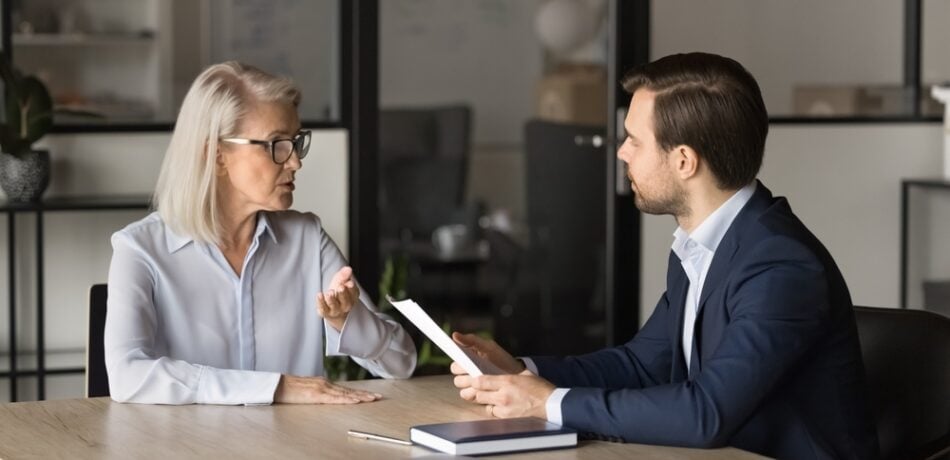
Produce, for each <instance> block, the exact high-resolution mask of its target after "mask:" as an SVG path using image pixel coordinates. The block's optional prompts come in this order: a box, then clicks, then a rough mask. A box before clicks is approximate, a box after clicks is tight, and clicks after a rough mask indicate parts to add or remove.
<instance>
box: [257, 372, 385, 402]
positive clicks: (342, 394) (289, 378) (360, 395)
mask: <svg viewBox="0 0 950 460" xmlns="http://www.w3.org/2000/svg"><path fill="white" fill-rule="evenodd" d="M382 397H383V395H381V394H379V393H370V392H367V391H362V390H354V389H352V388H346V387H343V386H340V385H336V384H334V383H332V382H330V381H329V380H327V379H325V378H323V377H295V376H293V375H281V376H280V383H278V384H277V390H276V391H274V402H275V403H289V404H358V403H361V402H372V401H376V400H378V399H381V398H382Z"/></svg>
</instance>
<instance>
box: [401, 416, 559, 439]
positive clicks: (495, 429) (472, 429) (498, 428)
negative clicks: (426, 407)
mask: <svg viewBox="0 0 950 460" xmlns="http://www.w3.org/2000/svg"><path fill="white" fill-rule="evenodd" d="M412 428H413V429H416V430H419V431H423V432H426V433H429V434H431V435H433V436H437V437H439V438H442V439H445V440H446V441H449V442H452V443H455V444H463V443H468V442H479V441H492V440H500V439H517V438H528V437H538V436H546V435H559V434H571V433H576V432H577V431H576V430H573V429H571V428H565V427H562V426H559V425H555V424H553V423H549V422H548V421H546V420H543V419H540V418H536V417H521V418H508V419H492V420H476V421H472V422H451V423H436V424H431V425H417V426H414V427H412Z"/></svg>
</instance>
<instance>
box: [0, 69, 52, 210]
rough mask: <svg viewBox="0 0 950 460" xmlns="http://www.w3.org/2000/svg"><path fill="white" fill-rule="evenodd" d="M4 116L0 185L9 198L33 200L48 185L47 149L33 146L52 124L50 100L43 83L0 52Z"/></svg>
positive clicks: (0, 139)
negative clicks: (22, 72)
mask: <svg viewBox="0 0 950 460" xmlns="http://www.w3.org/2000/svg"><path fill="white" fill-rule="evenodd" d="M0 77H2V79H3V109H4V110H3V112H2V115H3V118H2V119H0V187H2V188H3V191H4V192H5V193H6V194H7V199H8V200H10V201H17V202H25V201H35V200H37V199H39V198H40V195H42V194H43V192H44V191H45V190H46V187H47V186H48V185H49V175H50V159H49V151H48V150H38V149H34V148H33V143H34V142H36V141H38V140H39V139H40V138H42V137H43V136H44V135H46V133H47V132H49V130H50V128H51V127H52V126H53V100H52V98H51V97H50V94H49V91H48V90H47V89H46V85H44V84H43V82H41V81H40V80H39V79H38V78H36V77H34V76H32V75H26V76H24V75H22V74H21V73H20V72H19V71H17V70H16V69H14V68H13V66H12V64H11V63H10V61H9V60H8V56H7V55H6V53H3V52H0Z"/></svg>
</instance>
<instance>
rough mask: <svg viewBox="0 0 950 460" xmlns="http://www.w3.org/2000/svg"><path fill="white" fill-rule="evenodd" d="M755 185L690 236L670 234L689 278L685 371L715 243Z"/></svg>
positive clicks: (731, 199) (681, 232) (679, 229)
mask: <svg viewBox="0 0 950 460" xmlns="http://www.w3.org/2000/svg"><path fill="white" fill-rule="evenodd" d="M755 184H756V183H755V182H752V183H751V184H749V185H747V186H745V187H743V188H741V189H739V191H738V192H736V193H735V194H733V195H732V196H731V197H729V199H728V200H726V202H725V203H723V204H722V205H720V206H719V208H717V209H716V210H715V211H713V213H712V214H710V215H709V217H707V218H706V219H705V220H703V222H702V223H700V224H699V226H698V227H696V228H695V229H693V233H686V230H683V228H682V227H677V228H676V231H674V232H673V237H674V240H673V246H672V249H673V253H674V254H676V257H678V258H679V259H680V265H682V266H683V271H685V272H686V278H688V279H689V288H688V289H687V291H686V302H685V304H684V306H683V308H684V311H683V357H684V358H685V359H686V368H687V369H689V364H690V360H691V359H692V356H691V355H692V352H693V330H694V327H695V325H696V312H697V311H698V310H699V298H700V296H701V295H702V292H703V284H704V283H705V282H706V274H707V273H709V266H710V265H711V264H712V260H713V256H714V255H715V254H716V249H717V248H718V247H719V242H721V241H722V237H723V236H725V234H726V231H728V230H729V226H731V225H732V221H733V220H735V219H736V216H737V215H738V214H739V211H741V210H742V208H743V207H744V206H745V205H746V203H748V202H749V199H750V198H752V194H753V193H755Z"/></svg>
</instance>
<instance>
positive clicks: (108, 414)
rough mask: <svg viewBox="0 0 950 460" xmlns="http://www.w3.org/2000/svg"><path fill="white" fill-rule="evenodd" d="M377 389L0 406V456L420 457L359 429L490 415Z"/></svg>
mask: <svg viewBox="0 0 950 460" xmlns="http://www.w3.org/2000/svg"><path fill="white" fill-rule="evenodd" d="M346 384H347V385H349V386H351V387H354V388H361V389H364V390H369V391H374V392H379V393H381V394H383V396H384V399H383V400H382V401H377V402H373V403H368V404H358V405H351V406H335V405H315V406H311V405H283V404H281V405H273V406H203V405H191V406H153V405H139V404H118V403H114V402H112V401H111V400H110V399H108V398H89V399H70V400H60V401H41V402H23V403H8V404H0V426H2V427H3V429H2V430H0V458H6V459H18V458H202V459H203V458H262V457H267V458H282V459H283V458H326V459H345V460H355V459H364V458H365V459H369V458H386V459H398V458H418V457H425V456H430V455H432V456H433V458H435V457H437V453H436V452H433V451H430V450H428V449H425V448H423V447H416V446H413V447H407V446H398V445H394V444H389V443H383V442H378V441H367V440H360V439H353V438H350V437H348V436H347V435H346V431H347V430H348V429H358V430H361V431H368V432H372V433H378V434H382V435H387V436H393V437H398V438H403V439H408V437H409V427H410V426H413V425H419V424H425V423H440V422H447V421H465V420H479V419H484V418H486V416H485V411H484V409H482V406H480V405H475V404H471V403H468V402H466V401H463V400H462V399H461V398H459V396H458V392H457V390H456V389H455V387H454V386H452V380H451V377H450V376H446V375H440V376H434V377H421V378H415V379H410V380H364V381H358V382H348V383H346ZM491 458H517V459H532V458H554V459H586V458H590V459H629V458H643V459H652V458H663V459H670V458H703V459H717V458H721V459H743V458H761V457H759V456H757V455H755V454H751V453H748V452H745V451H742V450H738V449H734V448H724V449H715V450H697V449H684V448H674V447H659V446H647V445H641V444H619V443H608V442H603V441H581V442H580V444H579V446H578V447H577V448H576V449H566V450H552V451H542V452H532V453H522V454H516V455H510V456H492V457H491Z"/></svg>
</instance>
